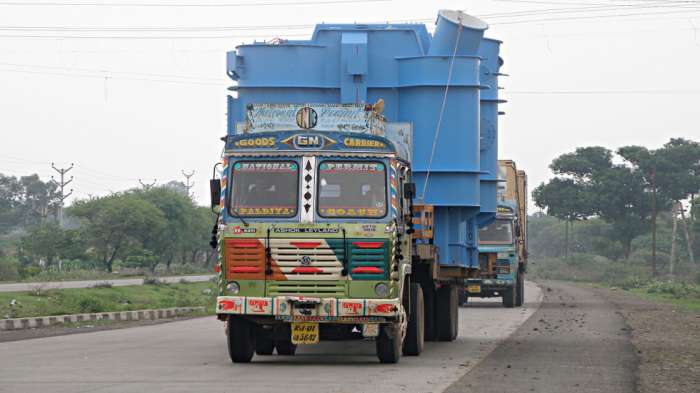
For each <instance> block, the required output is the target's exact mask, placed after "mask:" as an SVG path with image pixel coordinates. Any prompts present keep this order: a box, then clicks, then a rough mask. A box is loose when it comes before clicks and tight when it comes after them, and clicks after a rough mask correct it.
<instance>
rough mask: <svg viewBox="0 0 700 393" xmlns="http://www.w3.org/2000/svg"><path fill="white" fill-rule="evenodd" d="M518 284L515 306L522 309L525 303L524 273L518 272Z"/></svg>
mask: <svg viewBox="0 0 700 393" xmlns="http://www.w3.org/2000/svg"><path fill="white" fill-rule="evenodd" d="M515 282H516V292H515V306H516V307H522V306H523V303H525V274H524V273H523V272H520V271H519V272H518V277H517V280H515Z"/></svg>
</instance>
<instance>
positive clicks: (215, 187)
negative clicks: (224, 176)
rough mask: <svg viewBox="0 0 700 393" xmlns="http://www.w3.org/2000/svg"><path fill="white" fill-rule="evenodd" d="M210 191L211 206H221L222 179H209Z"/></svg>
mask: <svg viewBox="0 0 700 393" xmlns="http://www.w3.org/2000/svg"><path fill="white" fill-rule="evenodd" d="M209 193H210V195H211V207H212V208H214V207H216V206H219V203H221V180H219V179H211V180H209Z"/></svg>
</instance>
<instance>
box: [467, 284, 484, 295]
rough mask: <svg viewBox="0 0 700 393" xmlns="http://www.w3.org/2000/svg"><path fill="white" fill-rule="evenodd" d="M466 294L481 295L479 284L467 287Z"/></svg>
mask: <svg viewBox="0 0 700 393" xmlns="http://www.w3.org/2000/svg"><path fill="white" fill-rule="evenodd" d="M467 292H469V293H481V285H480V284H471V285H467Z"/></svg>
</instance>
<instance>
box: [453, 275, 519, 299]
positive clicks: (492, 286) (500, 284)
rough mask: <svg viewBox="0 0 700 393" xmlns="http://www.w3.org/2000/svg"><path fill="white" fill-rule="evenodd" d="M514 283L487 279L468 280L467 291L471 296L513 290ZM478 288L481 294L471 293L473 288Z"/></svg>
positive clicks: (500, 279) (510, 280)
mask: <svg viewBox="0 0 700 393" xmlns="http://www.w3.org/2000/svg"><path fill="white" fill-rule="evenodd" d="M513 285H514V282H513V280H512V279H502V278H485V279H469V280H467V286H466V288H465V289H466V290H467V293H468V294H470V295H478V294H481V293H491V292H499V291H504V290H507V289H510V288H512V287H513ZM475 286H478V287H479V288H480V291H479V292H476V291H470V289H471V288H475Z"/></svg>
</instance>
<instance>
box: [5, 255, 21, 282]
mask: <svg viewBox="0 0 700 393" xmlns="http://www.w3.org/2000/svg"><path fill="white" fill-rule="evenodd" d="M20 278H21V275H20V264H19V261H18V260H17V258H15V257H9V256H0V281H17V280H19V279H20Z"/></svg>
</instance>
